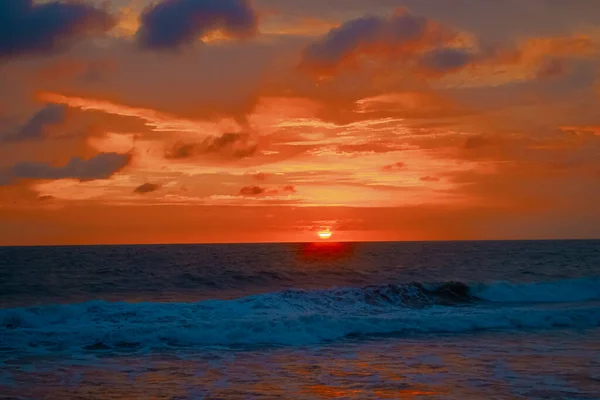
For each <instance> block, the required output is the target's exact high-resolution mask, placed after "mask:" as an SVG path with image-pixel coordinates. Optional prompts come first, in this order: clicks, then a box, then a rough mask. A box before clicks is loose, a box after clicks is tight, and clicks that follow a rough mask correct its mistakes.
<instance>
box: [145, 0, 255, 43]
mask: <svg viewBox="0 0 600 400" xmlns="http://www.w3.org/2000/svg"><path fill="white" fill-rule="evenodd" d="M140 22H141V25H140V28H139V30H138V32H137V40H138V43H139V45H140V46H141V47H143V48H147V49H153V50H172V49H177V48H179V47H181V46H184V45H187V44H191V43H193V42H194V41H195V40H197V39H199V38H201V37H202V36H204V35H206V34H207V33H210V32H212V31H221V32H222V33H224V34H226V35H228V36H230V37H235V38H242V37H247V36H252V35H254V34H255V33H256V32H257V28H258V17H257V15H256V13H255V12H254V10H253V9H252V7H251V5H250V3H249V1H248V0H219V1H215V0H163V1H161V2H159V3H157V4H154V5H151V6H149V7H148V8H146V10H144V12H143V13H142V15H141V17H140Z"/></svg>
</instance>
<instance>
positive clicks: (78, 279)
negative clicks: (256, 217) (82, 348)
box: [0, 241, 600, 307]
mask: <svg viewBox="0 0 600 400" xmlns="http://www.w3.org/2000/svg"><path fill="white" fill-rule="evenodd" d="M599 275H600V241H537V242H414V243H360V244H343V245H339V247H338V246H337V245H335V244H334V245H329V244H247V245H174V246H172V245H169V246H76V247H11V248H0V282H1V284H0V306H2V307H8V306H20V305H31V304H46V303H73V302H83V301H87V300H92V299H103V300H111V301H116V300H125V301H180V300H184V299H185V300H187V301H192V300H202V299H209V298H220V299H223V298H234V297H242V296H246V295H248V294H255V293H267V292H274V291H279V290H283V289H289V288H297V289H318V288H330V287H360V286H367V285H386V284H400V283H409V282H416V281H418V282H446V281H452V280H455V281H461V282H467V283H468V282H490V281H511V282H534V281H548V280H560V279H567V278H579V277H593V276H599Z"/></svg>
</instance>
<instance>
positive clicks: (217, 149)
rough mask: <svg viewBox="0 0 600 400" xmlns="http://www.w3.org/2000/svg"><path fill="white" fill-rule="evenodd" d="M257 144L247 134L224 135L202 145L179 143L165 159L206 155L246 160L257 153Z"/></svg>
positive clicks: (167, 152) (209, 139)
mask: <svg viewBox="0 0 600 400" xmlns="http://www.w3.org/2000/svg"><path fill="white" fill-rule="evenodd" d="M256 150H257V144H256V142H255V141H254V140H253V139H252V138H251V137H250V135H249V134H247V133H224V134H223V135H221V136H210V137H208V138H206V139H204V140H203V141H202V142H200V143H184V142H177V143H175V145H173V147H171V148H170V149H168V150H167V151H166V152H165V158H167V159H171V160H181V159H187V158H193V157H197V156H204V155H219V156H222V157H225V158H245V157H249V156H251V155H253V154H255V153H256Z"/></svg>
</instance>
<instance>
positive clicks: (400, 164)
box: [382, 162, 406, 172]
mask: <svg viewBox="0 0 600 400" xmlns="http://www.w3.org/2000/svg"><path fill="white" fill-rule="evenodd" d="M405 167H406V164H404V163H403V162H397V163H394V164H389V165H385V166H384V167H383V168H382V169H383V170H384V171H388V172H391V171H400V170H402V169H404V168H405Z"/></svg>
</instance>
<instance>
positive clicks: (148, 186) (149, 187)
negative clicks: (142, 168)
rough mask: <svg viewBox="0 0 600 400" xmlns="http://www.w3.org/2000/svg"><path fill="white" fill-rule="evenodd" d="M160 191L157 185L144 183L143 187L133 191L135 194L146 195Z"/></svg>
mask: <svg viewBox="0 0 600 400" xmlns="http://www.w3.org/2000/svg"><path fill="white" fill-rule="evenodd" d="M158 189H160V185H157V184H155V183H144V184H143V185H140V186H138V187H136V188H135V189H134V190H133V192H134V193H138V194H144V193H151V192H156V191H157V190H158Z"/></svg>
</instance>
